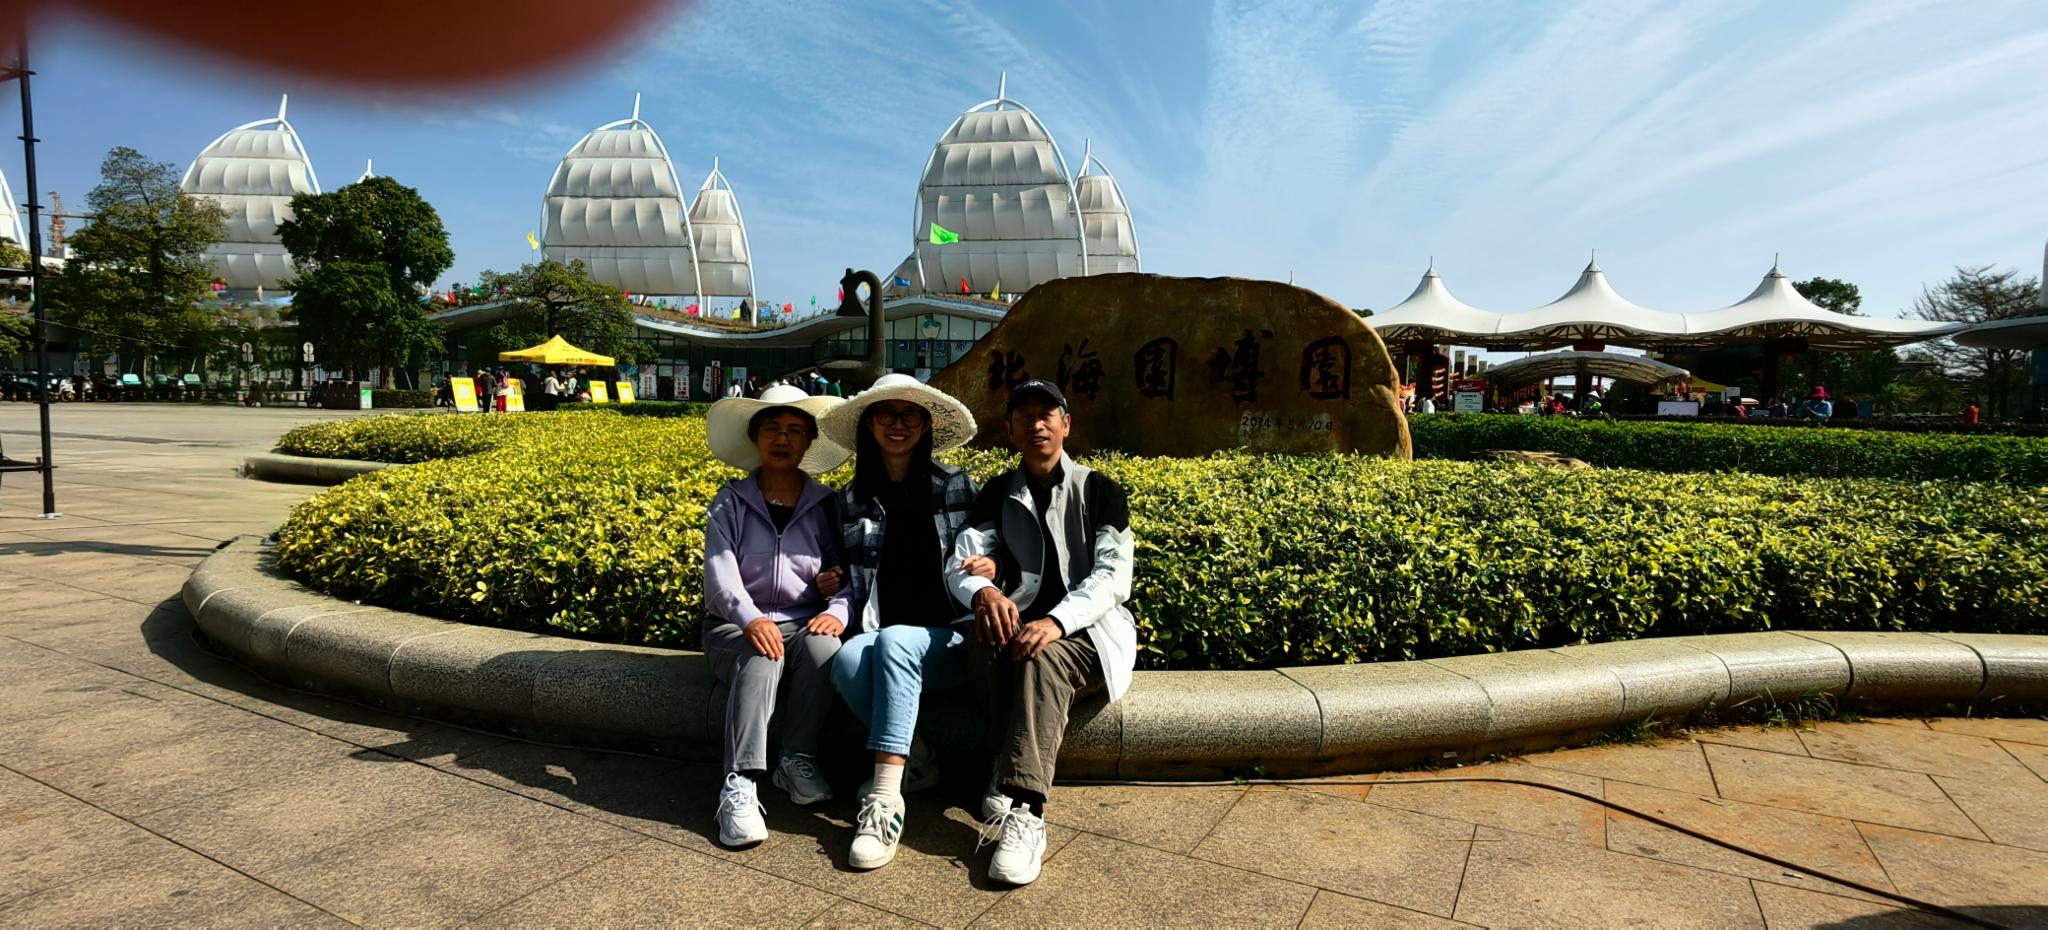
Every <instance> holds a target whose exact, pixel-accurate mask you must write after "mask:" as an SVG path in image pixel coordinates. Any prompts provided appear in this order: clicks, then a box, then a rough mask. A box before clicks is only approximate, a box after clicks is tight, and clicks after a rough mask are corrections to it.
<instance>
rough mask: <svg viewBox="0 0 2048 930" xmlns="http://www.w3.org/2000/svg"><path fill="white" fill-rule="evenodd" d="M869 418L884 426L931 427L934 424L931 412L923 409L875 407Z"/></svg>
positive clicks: (871, 410)
mask: <svg viewBox="0 0 2048 930" xmlns="http://www.w3.org/2000/svg"><path fill="white" fill-rule="evenodd" d="M868 416H870V417H872V418H874V421H875V422H876V423H878V424H881V425H882V426H895V425H896V424H898V423H901V424H903V425H904V426H930V425H931V422H932V415H931V412H930V411H928V410H926V409H924V408H923V407H873V408H870V409H869V410H868Z"/></svg>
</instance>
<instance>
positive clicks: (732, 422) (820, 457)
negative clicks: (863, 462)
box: [704, 385, 853, 475]
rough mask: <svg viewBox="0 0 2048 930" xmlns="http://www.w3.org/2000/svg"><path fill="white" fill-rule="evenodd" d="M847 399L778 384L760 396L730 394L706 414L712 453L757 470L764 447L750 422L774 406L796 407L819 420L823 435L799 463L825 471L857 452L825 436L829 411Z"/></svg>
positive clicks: (815, 471)
mask: <svg viewBox="0 0 2048 930" xmlns="http://www.w3.org/2000/svg"><path fill="white" fill-rule="evenodd" d="M845 403H846V401H845V400H843V399H841V398H837V397H822V396H813V395H811V394H807V393H805V392H804V389H803V388H800V387H791V386H789V385H777V386H776V387H772V388H769V389H768V390H765V391H762V392H761V396H760V397H728V398H726V399H724V400H721V401H718V402H716V403H713V404H712V405H711V409H710V410H709V411H708V412H706V413H705V414H704V443H705V444H706V445H708V446H710V447H711V454H712V455H715V456H718V460H719V461H721V462H724V463H725V464H727V465H731V466H732V467H734V468H737V469H739V470H741V471H749V472H750V471H753V470H754V469H756V468H759V467H761V450H760V449H759V448H757V447H756V446H755V445H754V441H753V440H752V439H749V438H747V422H748V421H749V420H752V419H753V418H754V414H757V413H760V412H761V411H763V410H766V409H768V408H770V407H794V408H796V409H798V410H801V411H803V412H805V413H808V414H810V415H811V418H812V419H814V420H817V421H818V430H819V436H818V438H817V439H813V440H811V448H810V450H809V451H807V452H805V453H804V460H803V461H802V462H801V463H798V467H799V468H802V469H803V470H804V471H807V472H810V473H811V474H814V475H816V474H821V473H823V472H828V471H831V470H832V469H835V468H838V467H839V466H840V465H841V464H843V463H844V462H845V461H846V460H847V459H848V458H851V457H852V456H853V453H852V452H851V451H848V447H846V446H842V445H839V444H838V443H835V442H832V441H830V440H828V439H826V438H825V436H824V421H825V415H826V414H827V413H829V412H830V411H831V410H832V409H833V408H835V407H839V406H842V405H844V404H845Z"/></svg>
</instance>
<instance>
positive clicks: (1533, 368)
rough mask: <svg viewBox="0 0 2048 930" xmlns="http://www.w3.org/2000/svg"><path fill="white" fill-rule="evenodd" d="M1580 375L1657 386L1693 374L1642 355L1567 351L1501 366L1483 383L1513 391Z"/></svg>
mask: <svg viewBox="0 0 2048 930" xmlns="http://www.w3.org/2000/svg"><path fill="white" fill-rule="evenodd" d="M1582 374H1583V375H1590V376H1592V377H1596V378H1611V379H1613V380H1616V381H1627V382H1629V383H1631V384H1659V383H1662V382H1665V381H1674V380H1677V379H1680V378H1687V377H1691V376H1692V372H1689V371H1686V370H1685V369H1683V368H1680V367H1678V366H1676V365H1671V364H1666V363H1664V362H1660V361H1657V360H1656V359H1653V358H1646V357H1644V356H1641V355H1623V354H1621V353H1619V352H1580V351H1574V350H1571V349H1566V350H1564V351H1562V352H1546V353H1543V354H1542V355H1530V356H1526V357H1524V358H1518V359H1515V360H1514V361H1511V362H1502V363H1500V364H1498V365H1495V366H1493V367H1491V368H1488V369H1487V370H1486V380H1487V382H1488V383H1489V384H1498V385H1502V386H1506V387H1512V386H1515V385H1518V384H1528V383H1530V382H1532V381H1541V380H1543V379H1545V378H1557V377H1565V376H1574V377H1575V376H1578V375H1582Z"/></svg>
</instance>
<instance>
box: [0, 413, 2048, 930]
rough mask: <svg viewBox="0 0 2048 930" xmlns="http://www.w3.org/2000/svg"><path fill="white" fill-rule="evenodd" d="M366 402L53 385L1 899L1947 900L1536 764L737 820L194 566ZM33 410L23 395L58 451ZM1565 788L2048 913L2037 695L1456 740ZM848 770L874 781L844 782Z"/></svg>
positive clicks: (792, 920)
mask: <svg viewBox="0 0 2048 930" xmlns="http://www.w3.org/2000/svg"><path fill="white" fill-rule="evenodd" d="M349 415H355V414H342V413H327V412H320V411H308V410H248V409H238V408H223V407H191V406H177V407H172V406H138V405H80V404H73V405H61V406H59V407H58V408H57V409H56V411H55V418H56V431H57V434H58V438H57V454H58V459H59V463H60V465H61V466H62V469H61V471H60V472H59V474H60V475H61V479H60V481H59V484H58V501H59V505H60V509H61V510H62V511H63V512H64V514H65V516H64V517H63V519H61V520H56V521H47V522H46V521H42V520H38V519H35V517H36V514H37V512H38V511H39V509H40V507H39V504H40V494H39V489H38V488H37V487H36V479H35V478H34V476H20V475H10V476H6V478H5V479H4V482H0V926H7V927H14V926H53V925H82V926H133V925H145V924H147V925H179V926H209V927H210V926H242V925H265V926H281V925H290V926H301V925H315V926H318V925H335V926H340V925H345V924H374V925H380V926H389V925H397V926H435V925H444V924H467V923H475V924H481V925H487V926H494V927H499V926H527V925H533V926H564V925H604V926H641V925H652V924H687V925H693V926H718V925H740V924H744V925H759V926H778V925H781V926H917V925H921V924H928V925H934V926H955V925H965V924H980V925H1028V926H1076V925H1094V926H1102V927H1122V926H1176V927H1178V926H1239V925H1243V926H1417V927H1422V926H1460V925H1476V926H1489V927H1518V926H1553V927H1598V926H1659V927H1664V926H1707V927H1744V926H1769V927H1773V928H1776V927H1824V926H1826V927H1919V926H1954V925H1956V924H1954V923H1952V922H1950V921H1947V920H1944V919H1941V918H1937V917H1934V916H1931V915H1928V914H1924V913H1917V912H1912V911H1907V910H1901V909H1899V908H1898V907H1897V906H1896V905H1895V904H1893V903H1888V902H1885V901H1883V900H1882V899H1877V898H1873V897H1872V896H1870V895H1868V894H1866V893H1863V892H1860V891H1858V890H1855V889H1852V888H1848V887H1846V886H1842V885H1837V884H1833V883H1830V882H1827V881H1824V880H1821V879H1818V878H1814V877H1812V876H1808V875H1804V874H1801V873H1798V872H1794V871H1790V870H1787V869H1784V868H1781V867H1779V866H1775V865H1771V864H1768V863H1765V862H1763V861H1761V860H1758V859H1754V858H1751V857H1747V856H1744V855H1741V854H1738V853H1735V852H1731V851H1728V850H1725V849H1721V848H1718V847H1715V846H1712V845H1710V844H1708V843H1705V842H1703V841H1700V840H1698V839H1695V838H1692V837H1689V836H1686V835H1684V834H1682V833H1678V832H1675V831H1672V830H1668V829H1665V828H1663V827H1660V826H1656V825H1653V824H1651V823H1649V822H1647V821H1644V820H1641V819H1638V818H1635V817H1632V816H1629V815H1626V814H1621V813H1616V812H1612V811H1610V810H1608V809H1606V808H1604V807H1602V806H1601V805H1597V804H1594V803H1592V802H1589V801H1585V800H1580V799H1577V798H1574V797H1572V796H1570V795H1566V794H1560V793H1555V792H1550V791H1545V790H1541V789H1537V788H1531V787H1521V786H1511V785H1499V784H1479V785H1395V784H1388V783H1387V781H1390V780H1394V779H1400V778H1412V777H1428V775H1429V773H1405V774H1393V775H1385V776H1380V777H1379V779H1377V780H1376V779H1371V778H1363V779H1358V781H1360V782H1363V783H1362V784H1355V785H1338V786H1330V785H1320V786H1310V785H1280V786H1266V785H1260V786H1242V785H1239V786H1223V787H1209V786H1198V787H1190V786H1181V787H1144V786H1103V787H1097V786H1063V787H1061V788H1059V789H1057V790H1056V791H1055V792H1054V794H1053V796H1052V798H1051V802H1050V804H1049V806H1048V813H1049V815H1050V820H1051V821H1052V824H1053V826H1052V828H1051V830H1050V838H1049V845H1048V858H1047V860H1046V865H1045V871H1044V874H1043V877H1042V878H1041V879H1040V880H1039V882H1038V883H1037V884H1035V885H1032V886H1029V887H1026V888H1021V889H1005V888H1001V887H995V886H992V885H990V884H989V883H988V882H987V881H986V880H985V879H984V878H983V876H982V872H983V870H984V869H985V868H986V862H987V854H988V853H987V850H981V851H980V852H978V853H977V851H976V849H975V834H974V831H973V819H972V815H971V814H970V813H969V810H970V809H971V808H972V806H973V804H974V802H975V800H976V798H975V795H976V790H975V789H976V788H977V787H978V785H979V779H978V778H975V777H974V776H975V774H977V773H974V772H972V771H969V769H970V768H971V766H969V765H967V764H966V763H965V760H956V761H955V764H953V765H951V767H950V777H949V779H948V783H947V784H946V785H945V786H943V787H942V788H940V789H939V790H936V791H934V792H931V793H928V794H922V795H914V796H912V798H911V799H910V819H909V827H908V830H907V832H906V834H905V836H904V840H903V849H902V852H901V854H900V855H899V856H898V857H897V860H896V862H895V863H894V864H892V865H890V866H888V867H887V868H884V869H882V870H880V871H878V872H873V873H855V872H851V871H849V870H848V869H847V868H846V867H845V850H846V844H847V843H848V842H849V841H850V839H851V817H852V815H853V804H852V802H851V801H850V800H845V799H842V800H840V801H835V802H832V803H830V804H827V805H825V806H823V807H822V808H821V809H817V810H802V809H797V808H793V807H791V806H790V805H789V804H788V803H787V801H786V799H782V798H781V797H780V796H779V795H778V794H777V793H774V792H767V793H765V794H764V798H765V800H766V801H767V802H768V804H769V824H770V827H771V828H772V830H773V834H772V836H771V837H770V839H769V840H768V841H767V842H765V843H763V844H761V845H760V846H758V847H755V848H752V849H748V850H744V851H737V852H735V851H728V850H723V849H720V848H718V847H716V846H715V845H714V844H713V843H712V842H711V840H710V838H709V837H710V834H711V808H712V805H713V801H714V799H715V796H716V792H717V785H718V775H719V773H717V772H716V771H714V767H712V766H707V765H703V764H696V763H688V762H678V761H671V760H662V759H655V758H647V757H641V756H633V755H623V754H608V753H598V752H590V751H583V750H576V749H562V748H555V747H550V746H541V745H533V744H529V743H524V742H519V741H516V740H511V739H507V738H504V737H501V736H496V735H488V734H482V733H477V732H472V731H468V730H462V729H457V728H454V727H450V726H444V725H439V724H434V723H430V722H425V721H421V720H416V719H411V718H407V717H402V716H396V715H392V714H388V713H384V712H380V711H375V710H369V709H365V708H361V707H357V706H354V705H351V704H347V703H343V702H339V701H335V700H331V699H327V698H323V697H315V696H310V695H305V694H301V693H297V692H293V691H289V690H285V689H282V688H278V687H274V686H272V685H269V684H266V683H264V682H263V681H261V680H259V679H257V678H255V677H254V676H252V675H250V674H249V673H247V672H245V671H243V670H242V669H240V668H239V667H237V666H235V665H233V664H231V663H228V662H226V661H223V660H220V659H217V658H215V657H213V656H211V655H209V654H208V653H206V652H205V651H204V650H202V649H201V648H200V646H199V645H198V643H197V642H196V641H195V640H194V639H193V637H192V624H191V620H190V617H189V615H188V614H187V612H186V610H185V608H184V606H183V605H182V603H181V601H180V600H179V596H178V594H179V588H180V586H181V584H182V583H183V582H184V580H185V578H186V576H187V575H188V574H189V572H190V571H191V569H192V567H193V566H194V565H195V564H196V563H197V562H198V561H199V560H200V559H202V558H204V557H205V556H206V555H207V554H208V553H210V552H211V551H212V550H213V549H214V547H215V546H216V545H218V544H219V543H220V542H221V541H223V540H226V539H230V538H232V537H234V536H237V535H241V534H247V533H265V532H268V531H269V530H270V529H271V528H273V527H275V526H276V524H277V523H278V522H279V521H281V520H282V519H283V517H284V515H285V513H286V512H287V510H288V509H289V508H290V507H291V506H292V505H293V504H294V503H296V502H297V501H300V500H303V499H304V498H305V497H306V496H308V495H309V494H311V493H313V492H314V491H316V490H317V489H315V488H309V487H305V486H293V485H282V484H269V483H263V482H258V481H253V480H249V479H245V478H242V477H239V476H238V475H237V474H236V469H237V466H238V465H239V464H240V462H241V458H242V456H244V455H246V454H248V453H251V452H257V451H262V450H265V449H267V448H269V446H270V444H271V442H272V441H273V440H274V439H275V438H276V437H277V435H278V434H280V433H282V432H283V431H284V430H285V429H287V428H289V427H290V426H291V425H294V424H296V423H300V422H306V421H310V420H314V419H321V418H327V417H334V416H349ZM34 424H35V408H34V407H32V406H29V405H26V404H18V403H0V448H4V449H5V451H6V452H7V453H8V454H10V455H13V456H15V457H24V456H27V455H29V454H32V452H31V450H32V448H33V443H34V437H33V435H32V431H33V429H34ZM1438 774H1442V775H1453V774H1455V775H1498V776H1504V777H1510V778H1518V779H1525V780H1530V781H1536V782H1541V783H1544V784H1548V785H1555V786H1557V787H1560V788H1566V789H1570V790H1573V791H1576V792H1580V793H1582V794H1586V795H1590V796H1593V797H1599V798H1605V799H1607V800H1608V801H1610V802H1613V803H1616V804H1620V805H1624V806H1627V807H1629V808H1633V809H1636V810H1639V811H1642V812H1645V813H1649V814H1651V815H1654V816H1656V817H1659V818H1662V819H1664V820H1668V821H1671V822H1674V823H1678V824H1682V825H1684V826H1686V827H1689V828H1691V829H1694V830H1698V831H1702V832H1705V833H1709V834H1712V835H1714V836H1718V837H1721V838H1723V839H1726V840H1729V841H1731V842H1734V843H1736V844H1739V845H1742V846H1745V847H1749V848H1753V849H1756V850H1759V851H1762V852H1764V853H1767V854H1769V855H1772V856H1775V857H1777V858H1780V859H1786V860H1791V861H1795V862H1799V863H1804V864H1810V865H1812V866H1813V867H1816V868H1818V869H1821V870H1824V871H1826V872H1829V873H1831V874H1833V875H1836V876H1839V877H1841V878H1845V879H1848V880H1851V881H1855V882H1858V883H1862V884H1865V885H1869V886H1874V887H1877V888H1882V889H1888V890H1892V891H1895V892H1898V893H1902V894H1905V895H1909V896H1913V897H1917V898H1921V899H1924V900H1930V901H1934V902H1937V903H1940V904H1943V905H1946V906H1949V907H1955V908H1960V909H1963V910H1965V911H1966V912H1969V913H1971V914H1973V915H1975V916H1977V917H1979V918H1981V919H1983V920H1986V921H1990V922H1992V923H1995V924H2000V925H2007V926H2048V721H2043V720H2038V719H2026V720H2021V719H2013V720H1995V719H1992V720H1972V719H1933V720H1917V719H1894V720H1873V721H1868V722H1861V723H1822V724H1817V725H1814V726H1813V727H1811V728H1808V729H1799V730H1793V729H1770V730H1764V729H1757V728H1754V727H1750V728H1737V729H1726V730H1716V731H1701V732H1696V733H1693V734H1692V735H1691V737H1690V738H1685V739H1676V740H1666V741H1663V742H1659V743H1656V744H1651V745H1624V746H1606V747H1596V748H1588V749H1576V750H1567V751H1562V752H1555V753H1548V754H1544V755H1539V756H1531V757H1528V758H1526V759H1522V760H1514V761H1506V762H1500V763H1496V764H1491V765H1485V766H1477V767H1468V768H1464V769H1457V770H1450V771H1446V772H1442V773H1438ZM840 790H841V793H842V795H843V794H847V793H850V792H851V790H852V786H851V784H842V785H840Z"/></svg>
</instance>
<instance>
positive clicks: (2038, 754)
mask: <svg viewBox="0 0 2048 930" xmlns="http://www.w3.org/2000/svg"><path fill="white" fill-rule="evenodd" d="M1998 745H1999V747H2000V748H2003V749H2004V750H2005V751H2006V752H2009V753H2012V757H2013V758H2015V759H2018V760H2020V764H2021V765H2024V766H2026V767H2027V768H2028V769H2030V770H2032V771H2033V773H2034V774H2035V775H2036V776H2039V777H2040V778H2041V780H2042V781H2048V746H2036V745H2034V744H2032V743H2013V742H2007V741H2005V740H1999V741H1998Z"/></svg>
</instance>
